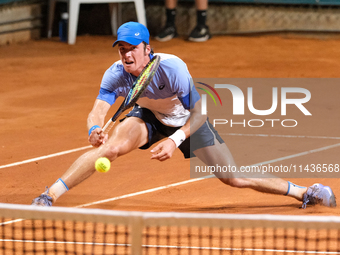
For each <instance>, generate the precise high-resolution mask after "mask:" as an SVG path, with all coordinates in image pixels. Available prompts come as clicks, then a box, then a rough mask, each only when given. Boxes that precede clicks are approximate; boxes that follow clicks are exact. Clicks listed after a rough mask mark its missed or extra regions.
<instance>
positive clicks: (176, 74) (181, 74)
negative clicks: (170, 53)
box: [164, 58, 200, 110]
mask: <svg viewBox="0 0 340 255" xmlns="http://www.w3.org/2000/svg"><path fill="white" fill-rule="evenodd" d="M164 62H165V63H164V66H165V70H166V72H167V77H168V79H169V81H168V82H169V84H170V86H171V88H172V90H173V92H174V93H176V94H177V97H178V99H179V100H180V101H181V103H182V104H183V106H184V108H185V109H187V110H190V109H192V108H193V107H195V104H196V102H197V101H198V100H199V99H200V95H199V94H198V92H197V90H196V88H195V86H194V83H193V81H192V77H191V75H190V73H189V70H188V68H187V65H186V64H185V63H184V62H183V61H182V60H181V59H180V58H171V59H169V60H166V61H164Z"/></svg>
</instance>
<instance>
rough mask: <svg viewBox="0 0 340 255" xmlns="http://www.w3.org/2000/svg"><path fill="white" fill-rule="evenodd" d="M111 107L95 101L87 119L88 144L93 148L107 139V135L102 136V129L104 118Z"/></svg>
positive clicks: (106, 103) (100, 101)
mask: <svg viewBox="0 0 340 255" xmlns="http://www.w3.org/2000/svg"><path fill="white" fill-rule="evenodd" d="M110 107H111V105H110V104H109V103H108V102H106V101H103V100H100V99H96V101H95V102H94V105H93V108H92V110H91V112H90V113H89V115H88V118H87V129H88V131H89V138H88V139H89V142H90V143H91V144H92V146H94V147H99V146H100V145H101V144H103V143H105V142H106V141H107V139H108V135H107V134H106V135H104V133H103V132H102V127H103V126H104V121H105V116H106V114H107V112H108V111H109V109H110Z"/></svg>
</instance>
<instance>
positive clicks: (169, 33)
mask: <svg viewBox="0 0 340 255" xmlns="http://www.w3.org/2000/svg"><path fill="white" fill-rule="evenodd" d="M174 37H177V31H176V27H174V26H172V25H170V26H169V25H166V26H165V27H164V29H163V30H162V31H161V32H160V33H159V34H158V35H157V36H156V37H155V39H156V40H157V41H160V42H167V41H170V40H171V39H172V38H174Z"/></svg>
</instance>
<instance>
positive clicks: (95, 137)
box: [89, 128, 109, 147]
mask: <svg viewBox="0 0 340 255" xmlns="http://www.w3.org/2000/svg"><path fill="white" fill-rule="evenodd" d="M108 137H109V136H108V134H104V132H103V130H102V129H101V128H96V129H95V130H93V131H92V133H91V134H90V136H89V142H90V144H91V145H92V146H93V147H99V146H100V145H102V144H104V143H105V142H106V141H107V139H108Z"/></svg>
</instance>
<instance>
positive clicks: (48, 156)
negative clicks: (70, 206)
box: [0, 133, 340, 169]
mask: <svg viewBox="0 0 340 255" xmlns="http://www.w3.org/2000/svg"><path fill="white" fill-rule="evenodd" d="M219 134H220V135H230V136H258V137H283V138H312V139H332V140H340V137H329V136H304V135H268V134H237V133H219ZM90 148H92V146H91V145H88V146H84V147H80V148H76V149H72V150H67V151H62V152H57V153H54V154H50V155H46V156H41V157H37V158H32V159H27V160H23V161H19V162H16V163H11V164H7V165H2V166H0V169H3V168H8V167H12V166H19V165H23V164H27V163H32V162H35V161H39V160H43V159H48V158H53V157H58V156H62V155H66V154H70V153H72V152H77V151H81V150H86V149H90Z"/></svg>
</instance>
